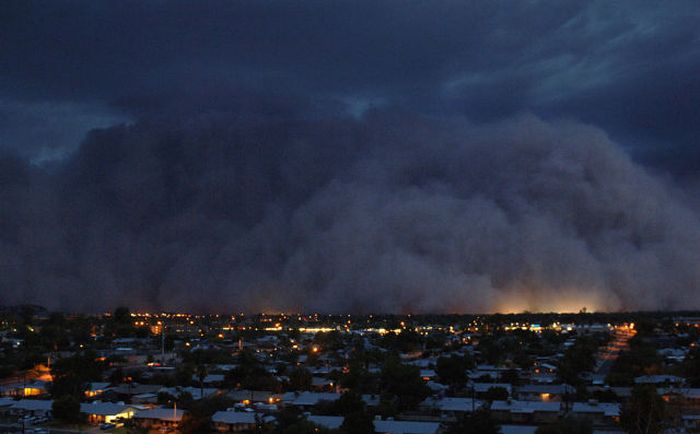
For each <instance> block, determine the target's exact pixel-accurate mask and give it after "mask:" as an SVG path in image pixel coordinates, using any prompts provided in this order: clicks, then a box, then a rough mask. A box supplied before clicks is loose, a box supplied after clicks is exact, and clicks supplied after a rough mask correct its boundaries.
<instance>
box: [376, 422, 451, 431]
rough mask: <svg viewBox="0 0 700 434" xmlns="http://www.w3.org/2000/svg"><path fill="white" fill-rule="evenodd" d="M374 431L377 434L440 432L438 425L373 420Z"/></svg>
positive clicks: (434, 423)
mask: <svg viewBox="0 0 700 434" xmlns="http://www.w3.org/2000/svg"><path fill="white" fill-rule="evenodd" d="M374 430H375V431H376V432H377V434H437V433H439V432H440V424H439V423H437V422H413V421H405V420H375V421H374Z"/></svg>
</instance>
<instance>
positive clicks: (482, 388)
mask: <svg viewBox="0 0 700 434" xmlns="http://www.w3.org/2000/svg"><path fill="white" fill-rule="evenodd" d="M470 387H471V389H473V390H474V394H475V395H476V396H477V397H480V398H481V397H483V396H484V395H486V394H487V393H488V392H489V390H491V389H494V388H498V387H500V388H501V389H505V391H506V392H508V395H509V396H510V395H512V393H513V386H511V385H510V384H509V383H471V386H470Z"/></svg>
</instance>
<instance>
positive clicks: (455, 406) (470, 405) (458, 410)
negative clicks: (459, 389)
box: [419, 397, 483, 420]
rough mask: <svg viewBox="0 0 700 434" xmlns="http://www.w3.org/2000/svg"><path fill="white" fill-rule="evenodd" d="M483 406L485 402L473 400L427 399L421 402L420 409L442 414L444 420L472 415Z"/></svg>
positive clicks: (451, 398)
mask: <svg viewBox="0 0 700 434" xmlns="http://www.w3.org/2000/svg"><path fill="white" fill-rule="evenodd" d="M482 406H483V402H481V401H478V400H475V399H472V398H453V397H444V398H427V399H426V400H425V401H423V402H421V403H420V405H419V408H420V409H421V410H423V411H429V412H431V413H440V416H441V417H443V418H452V419H455V420H456V418H457V417H459V416H460V415H464V414H467V413H471V412H472V411H476V410H478V409H480V408H481V407H482Z"/></svg>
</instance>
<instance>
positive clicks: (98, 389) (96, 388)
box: [84, 383, 109, 398]
mask: <svg viewBox="0 0 700 434" xmlns="http://www.w3.org/2000/svg"><path fill="white" fill-rule="evenodd" d="M108 388H109V383H88V386H87V388H86V389H85V392H84V393H85V397H86V398H96V397H98V396H102V395H103V394H104V393H105V390H107V389H108Z"/></svg>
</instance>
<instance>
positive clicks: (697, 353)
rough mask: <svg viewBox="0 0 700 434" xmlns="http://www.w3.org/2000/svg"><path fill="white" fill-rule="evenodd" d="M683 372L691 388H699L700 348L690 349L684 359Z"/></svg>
mask: <svg viewBox="0 0 700 434" xmlns="http://www.w3.org/2000/svg"><path fill="white" fill-rule="evenodd" d="M683 372H684V374H685V378H687V379H688V381H689V382H690V385H691V386H692V387H700V347H694V348H692V349H691V350H690V352H689V353H688V355H687V356H686V357H685V361H684V362H683Z"/></svg>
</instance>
